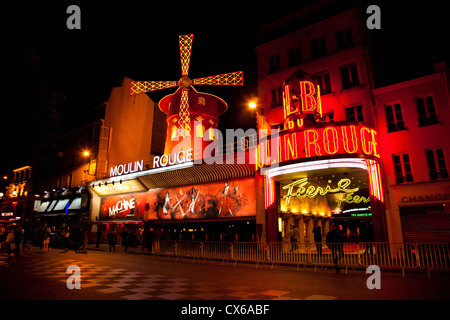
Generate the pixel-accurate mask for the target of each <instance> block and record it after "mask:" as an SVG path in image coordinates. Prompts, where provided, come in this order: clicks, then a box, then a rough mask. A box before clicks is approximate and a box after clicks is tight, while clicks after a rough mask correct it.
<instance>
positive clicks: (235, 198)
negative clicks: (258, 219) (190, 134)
mask: <svg viewBox="0 0 450 320" xmlns="http://www.w3.org/2000/svg"><path fill="white" fill-rule="evenodd" d="M255 198H256V196H255V180H254V179H253V178H248V179H241V180H232V181H224V182H216V183H210V184H202V185H194V186H185V187H174V188H168V189H154V190H150V191H148V192H143V193H135V194H125V195H115V196H108V197H104V198H102V203H101V208H100V220H143V221H148V220H180V219H216V218H218V219H221V218H233V217H247V216H255V215H256V205H255Z"/></svg>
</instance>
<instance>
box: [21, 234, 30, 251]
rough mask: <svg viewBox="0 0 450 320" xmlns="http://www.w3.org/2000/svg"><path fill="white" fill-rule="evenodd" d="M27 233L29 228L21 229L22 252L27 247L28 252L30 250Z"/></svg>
mask: <svg viewBox="0 0 450 320" xmlns="http://www.w3.org/2000/svg"><path fill="white" fill-rule="evenodd" d="M29 234H30V232H29V229H28V230H25V229H22V238H23V242H22V252H25V248H27V249H28V252H30V251H31V247H29V246H27V242H28V238H29V237H30V236H29Z"/></svg>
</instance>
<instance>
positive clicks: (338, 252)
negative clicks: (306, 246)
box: [326, 224, 344, 272]
mask: <svg viewBox="0 0 450 320" xmlns="http://www.w3.org/2000/svg"><path fill="white" fill-rule="evenodd" d="M326 242H327V246H328V248H330V249H331V255H332V257H333V263H334V268H335V269H336V272H340V270H339V260H341V258H342V255H343V254H344V244H343V239H342V236H341V234H340V233H339V231H338V230H337V229H336V226H335V225H334V224H331V226H330V231H329V232H328V233H327V239H326Z"/></svg>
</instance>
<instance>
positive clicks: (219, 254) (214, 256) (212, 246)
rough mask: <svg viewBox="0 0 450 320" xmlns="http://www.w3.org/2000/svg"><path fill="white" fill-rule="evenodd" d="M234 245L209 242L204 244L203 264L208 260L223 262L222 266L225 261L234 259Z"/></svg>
mask: <svg viewBox="0 0 450 320" xmlns="http://www.w3.org/2000/svg"><path fill="white" fill-rule="evenodd" d="M232 254H233V245H232V244H231V242H221V241H208V242H203V258H204V260H203V263H204V262H205V261H206V260H210V261H211V260H222V264H223V263H224V262H225V261H229V260H231V259H232Z"/></svg>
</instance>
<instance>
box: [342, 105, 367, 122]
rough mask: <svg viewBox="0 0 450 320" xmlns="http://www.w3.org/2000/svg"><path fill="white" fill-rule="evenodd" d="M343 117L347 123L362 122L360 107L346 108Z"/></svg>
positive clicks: (362, 116) (361, 109)
mask: <svg viewBox="0 0 450 320" xmlns="http://www.w3.org/2000/svg"><path fill="white" fill-rule="evenodd" d="M345 117H346V120H347V121H364V114H363V107H362V105H359V106H354V107H349V108H346V109H345Z"/></svg>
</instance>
